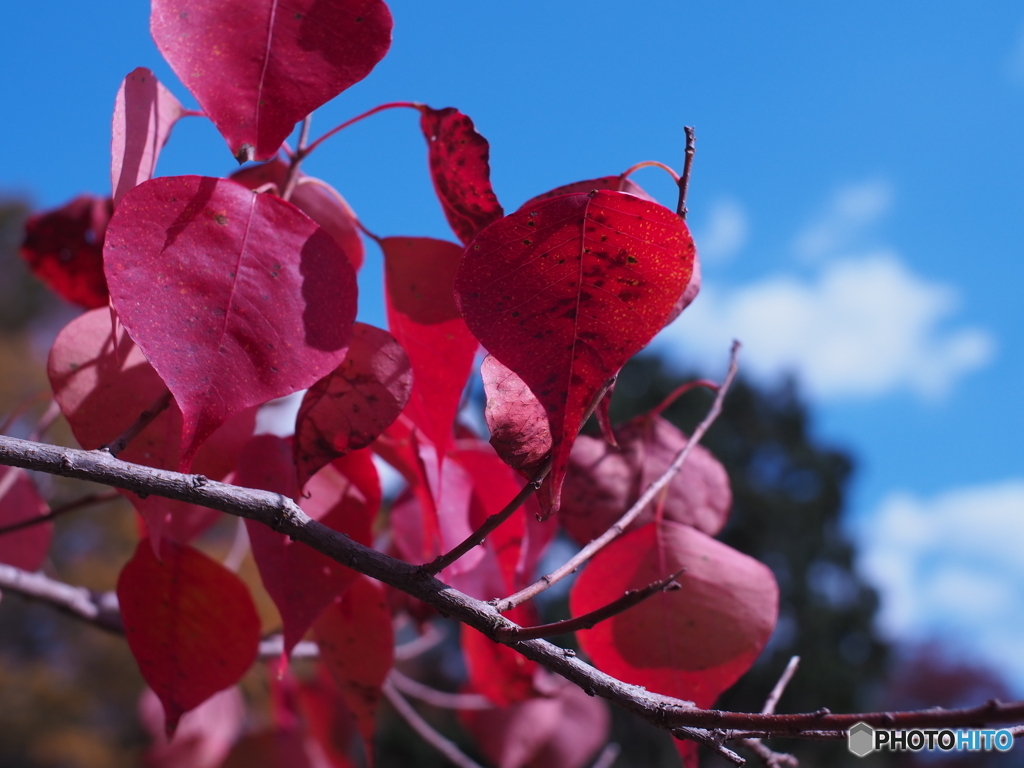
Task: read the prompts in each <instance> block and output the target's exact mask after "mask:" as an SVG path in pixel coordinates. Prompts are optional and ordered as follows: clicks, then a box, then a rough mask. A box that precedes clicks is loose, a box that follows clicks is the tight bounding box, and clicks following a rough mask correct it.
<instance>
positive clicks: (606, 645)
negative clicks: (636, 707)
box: [569, 521, 779, 707]
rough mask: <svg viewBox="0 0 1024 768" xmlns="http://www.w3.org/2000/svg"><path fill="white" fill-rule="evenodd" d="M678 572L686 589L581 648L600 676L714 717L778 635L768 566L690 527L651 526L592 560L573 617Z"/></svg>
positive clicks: (575, 592) (577, 590) (642, 607)
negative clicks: (709, 710)
mask: <svg viewBox="0 0 1024 768" xmlns="http://www.w3.org/2000/svg"><path fill="white" fill-rule="evenodd" d="M681 569H685V572H684V573H683V574H682V575H680V576H678V577H676V581H677V582H678V583H679V584H680V585H681V587H682V588H681V589H679V590H676V591H674V592H659V593H658V594H656V595H653V596H651V597H650V598H648V599H647V600H645V601H643V602H642V603H640V604H639V605H636V606H633V607H632V608H630V609H629V610H628V611H625V612H624V613H621V614H619V615H617V616H614V617H612V618H611V619H607V620H606V621H603V622H601V623H600V624H598V625H597V626H595V627H594V628H593V629H589V630H583V631H580V632H578V633H577V638H578V639H579V641H580V644H581V645H582V646H583V650H585V651H586V652H587V654H588V655H589V656H590V658H591V659H592V660H593V661H594V664H595V665H596V666H597V668H598V669H600V670H601V671H602V672H606V673H607V674H609V675H611V676H612V677H617V678H618V679H620V680H623V681H625V682H627V683H633V684H634V685H642V686H644V687H646V688H648V689H649V690H651V691H655V692H657V693H662V694H665V695H667V696H675V697H676V698H680V699H685V700H691V701H693V702H695V703H696V704H697V706H699V707H709V706H711V704H712V703H714V700H715V699H716V698H717V697H718V695H719V694H720V693H721V692H722V691H724V690H725V689H726V688H728V687H729V686H730V685H732V684H733V683H734V682H736V680H737V679H739V676H740V675H742V674H743V673H744V672H746V671H747V669H749V668H750V665H751V664H753V663H754V660H755V659H756V658H757V656H758V654H759V653H760V652H761V649H762V648H764V646H765V643H767V642H768V637H769V636H770V635H771V633H772V629H773V628H774V627H775V620H776V618H777V616H778V610H779V588H778V586H777V585H776V583H775V578H774V577H773V576H772V572H771V571H770V570H768V568H766V567H765V566H764V565H762V564H761V563H759V562H758V561H757V560H754V559H753V558H751V557H748V556H747V555H744V554H741V553H740V552H737V551H736V550H735V549H732V548H731V547H727V546H726V545H725V544H722V543H721V542H719V541H716V540H715V539H712V538H711V537H710V536H708V535H707V534H704V533H701V532H700V531H698V530H697V529H695V528H691V527H690V526H688V525H681V524H679V523H673V522H670V521H663V522H661V523H660V524H659V523H651V524H649V525H646V526H644V527H643V528H640V529H639V530H635V531H631V532H630V533H627V534H625V535H624V536H622V537H620V538H618V539H616V540H615V541H613V542H612V543H611V544H609V545H608V546H607V547H605V548H604V549H603V550H601V551H600V552H598V553H597V555H595V556H594V558H593V560H591V561H590V563H589V564H588V565H587V567H586V569H585V570H584V571H583V574H582V575H581V576H580V578H579V579H578V580H577V581H576V583H575V584H574V585H573V588H572V591H571V592H570V595H569V607H570V610H571V611H572V615H573V616H582V615H583V614H585V613H588V612H590V611H593V610H596V609H598V608H600V607H602V606H604V605H607V604H608V603H610V602H612V601H613V600H616V599H618V598H619V597H621V596H622V595H623V594H624V593H625V592H626V590H629V589H640V588H643V587H645V586H647V585H648V584H650V583H651V582H653V581H657V580H659V579H663V578H665V577H666V576H667V575H668V574H671V573H675V572H676V571H679V570H681Z"/></svg>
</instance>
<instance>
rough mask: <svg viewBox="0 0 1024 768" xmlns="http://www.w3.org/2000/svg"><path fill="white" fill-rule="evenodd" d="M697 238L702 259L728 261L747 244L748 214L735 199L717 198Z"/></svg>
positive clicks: (696, 235)
mask: <svg viewBox="0 0 1024 768" xmlns="http://www.w3.org/2000/svg"><path fill="white" fill-rule="evenodd" d="M695 238H696V242H697V250H698V251H699V252H700V256H701V258H702V259H704V260H706V261H727V260H728V259H730V258H732V257H733V256H735V255H736V254H737V253H738V252H739V251H740V250H741V249H742V248H743V246H744V245H746V244H747V214H746V212H745V211H744V210H743V207H742V206H741V205H740V204H739V203H737V202H736V201H735V200H717V201H715V202H714V203H713V204H712V206H711V210H710V212H709V214H708V219H707V221H706V222H705V223H704V225H703V227H701V228H700V229H699V230H698V231H697V233H696V234H695Z"/></svg>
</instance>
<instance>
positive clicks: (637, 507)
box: [493, 341, 740, 613]
mask: <svg viewBox="0 0 1024 768" xmlns="http://www.w3.org/2000/svg"><path fill="white" fill-rule="evenodd" d="M739 349H740V343H739V342H738V341H734V342H733V343H732V354H731V357H730V360H729V371H728V373H726V375H725V380H724V381H723V382H722V385H721V386H720V387H719V388H718V394H717V395H716V396H715V401H714V402H713V403H712V404H711V409H710V410H709V411H708V413H707V415H706V416H705V417H704V420H703V421H702V422H701V423H700V424H698V425H697V428H696V429H695V430H694V431H693V435H691V436H690V439H689V440H687V442H686V445H685V446H683V449H682V450H681V451H679V453H678V454H676V458H675V460H674V461H673V462H672V463H671V464H670V465H669V467H668V469H666V470H665V472H664V473H663V474H662V475H661V477H659V478H658V479H657V480H655V481H654V482H653V483H651V484H650V486H648V488H647V490H646V491H644V492H643V494H642V495H641V496H640V498H639V499H637V500H636V503H635V504H634V505H633V506H632V507H630V508H629V510H628V511H627V512H626V513H625V514H624V515H623V516H622V517H620V518H619V520H618V522H616V523H615V525H613V526H612V527H611V528H609V529H608V530H607V531H605V532H604V533H602V534H601V535H600V536H598V537H597V538H596V539H594V540H593V541H592V542H590V543H589V544H587V546H585V547H584V548H583V549H581V550H580V551H579V552H577V553H576V554H575V555H574V556H573V557H571V558H569V560H568V561H567V562H566V563H565V564H564V565H562V566H561V567H560V568H557V569H555V570H554V571H552V572H551V573H549V574H546V575H545V576H541V578H540V579H538V580H537V581H535V582H534V583H533V584H531V585H530V586H528V587H526V588H525V589H521V590H519V591H518V592H516V593H515V594H514V595H510V596H509V597H506V598H505V599H504V600H499V601H497V602H496V603H494V604H493V605H494V607H495V609H496V610H497V611H498V613H504V612H505V611H510V610H512V609H513V608H515V607H516V606H517V605H522V604H523V603H525V602H526V601H527V600H532V599H533V598H534V597H536V596H537V595H539V594H540V593H541V592H543V591H544V590H545V589H547V588H548V587H550V586H551V585H552V584H557V583H558V582H559V581H561V580H562V579H564V578H565V577H566V576H568V575H569V574H571V573H575V572H576V570H578V569H579V567H580V566H581V565H583V564H584V563H585V562H587V560H589V559H590V558H592V557H593V556H594V555H596V554H597V553H598V552H599V551H601V550H602V549H604V547H605V546H607V545H608V544H610V543H611V542H613V541H614V540H615V539H617V538H618V537H619V536H621V535H622V534H623V533H625V531H626V528H627V527H629V524H630V523H632V522H633V521H634V520H635V519H636V518H637V517H639V515H640V513H641V512H642V511H643V509H644V507H646V506H647V505H648V504H650V502H651V500H652V499H654V497H655V496H657V494H658V492H659V491H660V490H661V489H662V488H664V487H665V486H666V485H668V484H669V482H670V481H671V480H672V478H673V477H675V476H676V474H678V473H679V470H680V469H682V468H683V464H685V463H686V459H687V458H688V457H689V455H690V452H691V451H692V450H693V447H694V446H695V445H697V443H699V442H700V440H701V438H702V437H704V433H706V432H707V431H708V428H709V427H710V426H711V425H712V424H713V423H714V421H715V419H717V418H718V415H719V414H720V413H721V412H722V402H723V401H724V400H725V395H726V393H727V392H728V391H729V387H730V386H731V385H732V382H733V379H735V378H736V371H737V370H738V364H737V361H736V358H737V356H738V354H739Z"/></svg>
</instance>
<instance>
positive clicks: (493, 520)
mask: <svg viewBox="0 0 1024 768" xmlns="http://www.w3.org/2000/svg"><path fill="white" fill-rule="evenodd" d="M615 378H616V377H614V376H613V377H611V378H610V379H608V381H606V382H605V383H604V386H603V387H601V389H599V390H598V391H597V395H596V396H595V397H594V399H593V400H592V401H591V403H590V405H589V406H588V407H587V410H586V412H585V413H584V415H583V421H581V422H580V428H581V429H582V427H583V425H584V424H586V423H587V420H588V419H589V418H590V417H591V416H592V415H593V413H594V411H595V410H597V406H598V404H599V403H600V402H601V400H602V399H604V396H605V395H606V394H608V390H610V389H611V388H612V387H613V386H615ZM550 471H551V457H550V456H548V458H547V460H546V461H545V462H544V463H543V464H542V465H541V466H540V467H539V468H538V469H537V471H536V472H535V473H534V475H533V478H532V479H531V480H530V482H528V483H527V484H526V485H524V486H523V487H522V488H521V489H520V491H519V493H517V494H516V495H515V497H514V498H513V499H512V501H510V502H509V503H508V504H506V505H505V507H504V509H502V510H501V511H500V512H495V513H494V514H493V515H491V516H490V517H488V518H487V519H486V520H484V522H483V525H481V526H480V527H479V528H477V529H476V530H475V531H473V532H472V533H471V534H469V536H467V537H466V538H465V539H464V540H463V541H462V542H461V543H459V544H457V545H456V546H455V547H453V548H452V549H451V551H449V552H448V553H447V554H444V555H441V556H439V557H437V558H435V559H434V560H433V561H431V562H429V563H426V564H424V565H422V566H420V567H421V568H422V569H423V571H424V573H429V574H430V575H431V576H436V575H437V574H439V573H440V572H441V571H443V570H444V569H445V568H447V567H448V566H449V565H451V564H452V563H454V562H455V561H456V560H458V559H459V558H460V557H462V556H463V555H464V554H466V553H467V552H469V551H470V550H471V549H473V548H474V547H479V546H480V545H481V544H483V543H484V541H486V540H487V537H488V536H489V535H491V534H492V533H493V532H494V531H495V530H497V528H498V526H500V525H501V524H502V523H504V522H505V521H506V520H508V519H509V518H510V517H511V516H512V514H513V513H514V512H515V511H516V510H517V509H519V508H520V507H521V506H522V505H523V503H524V502H525V501H526V500H527V499H528V498H529V497H530V496H531V495H532V494H533V493H535V492H536V491H537V490H538V489H539V488H540V486H541V483H542V482H544V478H545V477H547V475H548V473H549V472H550Z"/></svg>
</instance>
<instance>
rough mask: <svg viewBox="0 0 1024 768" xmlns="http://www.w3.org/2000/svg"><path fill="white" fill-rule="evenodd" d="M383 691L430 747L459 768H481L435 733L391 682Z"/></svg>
mask: <svg viewBox="0 0 1024 768" xmlns="http://www.w3.org/2000/svg"><path fill="white" fill-rule="evenodd" d="M383 691H384V695H385V696H386V697H387V700H388V701H389V702H391V706H393V707H394V708H395V710H396V711H397V712H398V714H399V715H401V716H402V719H404V720H405V722H407V723H408V724H409V725H410V726H411V727H412V729H413V730H414V731H416V733H418V734H419V735H420V736H421V737H423V740H424V741H426V742H427V743H428V744H430V746H432V747H433V748H434V749H436V750H437V751H438V752H440V753H441V754H442V755H444V756H445V757H447V758H448V759H449V760H451V761H452V763H454V764H455V765H456V766H458V768H481V766H480V764H479V763H477V762H475V761H474V760H473V759H471V758H470V757H469V755H467V754H466V753H464V752H463V751H462V750H461V749H459V748H458V747H457V746H455V744H454V743H453V742H451V741H449V740H448V739H446V738H445V737H444V736H442V735H441V734H440V733H438V732H437V731H435V730H434V728H433V727H432V726H431V725H430V723H428V722H427V721H426V720H424V719H423V718H422V717H420V713H419V712H417V711H416V710H415V709H413V706H412V704H410V703H409V702H408V701H406V700H405V699H404V698H403V697H402V694H400V693H399V692H398V689H397V688H396V687H395V685H394V683H392V682H391V680H385V681H384V686H383Z"/></svg>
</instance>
